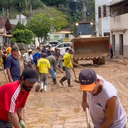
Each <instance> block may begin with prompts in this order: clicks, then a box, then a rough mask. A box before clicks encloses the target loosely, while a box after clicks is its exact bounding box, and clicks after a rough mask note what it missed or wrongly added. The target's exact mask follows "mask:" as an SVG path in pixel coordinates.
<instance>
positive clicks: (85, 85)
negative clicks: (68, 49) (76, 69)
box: [79, 68, 97, 91]
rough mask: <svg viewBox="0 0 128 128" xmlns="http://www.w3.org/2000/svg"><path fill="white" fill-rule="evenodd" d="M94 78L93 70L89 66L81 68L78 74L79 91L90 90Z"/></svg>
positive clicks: (93, 85) (93, 84)
mask: <svg viewBox="0 0 128 128" xmlns="http://www.w3.org/2000/svg"><path fill="white" fill-rule="evenodd" d="M96 78H97V76H96V73H95V71H94V70H92V69H90V68H88V69H85V70H82V71H81V72H80V74H79V81H80V84H81V85H80V91H92V90H93V89H94V87H95V81H96Z"/></svg>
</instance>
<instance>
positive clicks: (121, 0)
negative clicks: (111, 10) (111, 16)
mask: <svg viewBox="0 0 128 128" xmlns="http://www.w3.org/2000/svg"><path fill="white" fill-rule="evenodd" d="M125 1H126V2H128V1H127V0H120V1H117V2H113V3H111V4H109V5H108V6H109V7H111V6H114V5H116V4H120V3H123V2H125Z"/></svg>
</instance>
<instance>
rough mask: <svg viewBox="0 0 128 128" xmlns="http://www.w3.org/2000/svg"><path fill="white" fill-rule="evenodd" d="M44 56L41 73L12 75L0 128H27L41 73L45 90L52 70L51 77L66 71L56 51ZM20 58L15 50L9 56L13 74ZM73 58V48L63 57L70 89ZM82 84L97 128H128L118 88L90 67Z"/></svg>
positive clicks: (2, 95)
mask: <svg viewBox="0 0 128 128" xmlns="http://www.w3.org/2000/svg"><path fill="white" fill-rule="evenodd" d="M41 53H42V58H40V59H39V60H38V59H37V64H36V63H35V64H36V65H37V70H35V69H33V68H27V69H25V70H24V71H23V73H22V75H21V76H19V77H20V78H19V80H18V81H17V79H18V78H17V77H16V73H14V74H13V73H11V74H10V75H11V77H10V78H9V80H10V82H9V83H8V84H5V85H3V86H1V87H0V128H12V127H14V128H27V127H26V124H25V118H24V106H25V104H26V100H27V97H28V95H29V92H30V91H31V89H32V88H33V86H34V84H35V83H36V82H39V74H40V76H41V78H40V79H41V81H42V84H41V89H43V88H46V86H47V81H48V75H47V74H48V71H49V72H50V74H52V73H51V72H54V73H55V71H56V69H59V70H60V71H61V72H63V71H62V69H60V68H59V67H58V66H57V59H58V56H57V55H56V53H55V52H53V51H50V53H51V55H50V56H48V55H47V52H44V51H42V52H41ZM17 56H18V49H16V47H13V48H12V50H11V55H10V56H9V57H8V58H9V61H10V62H11V63H10V64H7V66H6V68H9V70H10V71H16V69H14V68H12V67H11V66H16V65H17V64H19V62H18V61H17ZM53 58H54V59H53ZM72 58H73V50H72V49H69V50H68V51H67V52H66V54H65V55H64V57H63V60H64V62H63V67H64V71H65V73H66V76H64V77H63V78H62V79H61V80H60V83H61V84H62V85H63V81H65V80H67V81H68V85H69V87H70V85H71V84H70V80H69V79H70V78H71V74H70V68H72V69H73V62H72ZM7 61H8V60H7ZM16 68H17V67H16ZM7 72H8V70H7ZM16 72H17V71H16ZM18 72H20V71H18ZM8 73H9V72H8ZM14 76H15V77H14ZM53 82H54V81H53ZM79 82H80V90H81V91H83V98H82V107H83V110H84V111H85V110H86V108H89V110H90V115H91V118H92V122H93V124H94V127H95V128H126V123H127V114H126V112H125V110H124V108H123V107H122V105H121V102H120V100H119V95H118V92H117V90H116V88H115V87H114V86H113V85H112V84H111V83H110V82H108V81H106V80H105V79H104V78H103V77H101V76H99V75H97V74H96V73H95V71H94V70H93V69H90V68H88V69H84V70H82V71H81V72H80V74H79ZM45 90H46V89H45Z"/></svg>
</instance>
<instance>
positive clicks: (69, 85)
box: [67, 79, 73, 87]
mask: <svg viewBox="0 0 128 128" xmlns="http://www.w3.org/2000/svg"><path fill="white" fill-rule="evenodd" d="M67 81H68V87H73V86H72V85H71V80H70V79H67Z"/></svg>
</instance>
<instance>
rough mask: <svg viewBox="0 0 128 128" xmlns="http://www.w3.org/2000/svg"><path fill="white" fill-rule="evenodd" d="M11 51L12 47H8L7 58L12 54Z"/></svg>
mask: <svg viewBox="0 0 128 128" xmlns="http://www.w3.org/2000/svg"><path fill="white" fill-rule="evenodd" d="M11 50H12V48H11V47H8V48H7V56H8V55H9V54H10V53H11Z"/></svg>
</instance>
